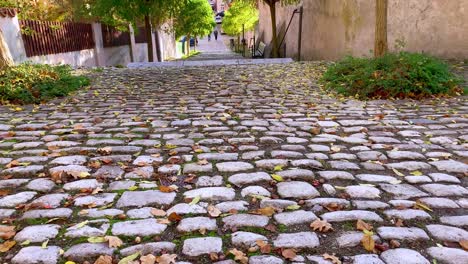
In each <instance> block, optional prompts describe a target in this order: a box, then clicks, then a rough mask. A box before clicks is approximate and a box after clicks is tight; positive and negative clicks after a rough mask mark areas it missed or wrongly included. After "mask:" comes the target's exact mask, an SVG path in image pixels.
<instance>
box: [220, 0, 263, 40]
mask: <svg viewBox="0 0 468 264" xmlns="http://www.w3.org/2000/svg"><path fill="white" fill-rule="evenodd" d="M257 22H258V10H257V9H256V8H255V7H254V6H252V5H251V4H249V3H247V2H244V1H235V2H234V3H233V4H232V5H231V7H230V8H229V10H227V11H226V14H225V16H224V19H223V24H222V26H223V30H224V32H226V34H228V35H238V34H240V33H241V32H242V28H243V26H244V29H245V30H246V31H249V30H252V29H254V28H255V25H256V24H257Z"/></svg>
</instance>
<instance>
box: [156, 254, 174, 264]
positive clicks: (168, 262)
mask: <svg viewBox="0 0 468 264" xmlns="http://www.w3.org/2000/svg"><path fill="white" fill-rule="evenodd" d="M176 258H177V255H176V254H162V255H161V256H159V257H156V262H157V263H160V264H175V263H176Z"/></svg>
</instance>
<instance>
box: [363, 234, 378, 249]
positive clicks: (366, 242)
mask: <svg viewBox="0 0 468 264" xmlns="http://www.w3.org/2000/svg"><path fill="white" fill-rule="evenodd" d="M372 235H373V233H372V232H369V233H365V234H364V237H362V239H361V244H362V246H363V247H364V249H365V250H367V251H369V252H374V249H375V241H374V239H373V238H372Z"/></svg>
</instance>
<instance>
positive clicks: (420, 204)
mask: <svg viewBox="0 0 468 264" xmlns="http://www.w3.org/2000/svg"><path fill="white" fill-rule="evenodd" d="M413 207H414V209H422V210H426V211H429V212H433V211H432V209H431V208H430V207H429V206H427V205H426V204H424V203H423V202H421V201H420V200H416V203H415V204H414V206H413Z"/></svg>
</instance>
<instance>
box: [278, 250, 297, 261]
mask: <svg viewBox="0 0 468 264" xmlns="http://www.w3.org/2000/svg"><path fill="white" fill-rule="evenodd" d="M281 255H283V257H284V258H285V259H289V260H292V259H294V258H295V257H296V251H294V249H284V250H283V251H281Z"/></svg>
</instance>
